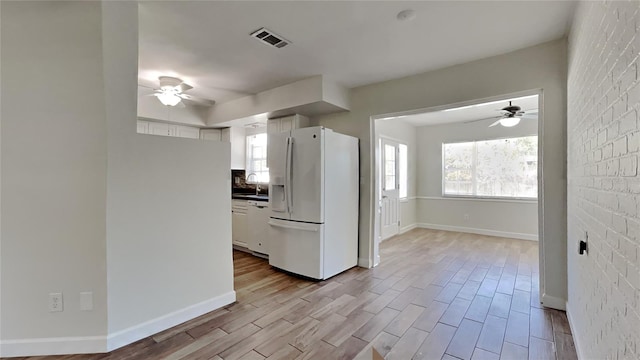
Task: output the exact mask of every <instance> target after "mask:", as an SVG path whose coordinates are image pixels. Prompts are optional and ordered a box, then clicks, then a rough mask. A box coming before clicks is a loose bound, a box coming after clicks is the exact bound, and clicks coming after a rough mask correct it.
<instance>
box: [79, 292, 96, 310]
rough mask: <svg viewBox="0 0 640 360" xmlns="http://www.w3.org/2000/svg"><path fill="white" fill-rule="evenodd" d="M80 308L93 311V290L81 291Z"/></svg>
mask: <svg viewBox="0 0 640 360" xmlns="http://www.w3.org/2000/svg"><path fill="white" fill-rule="evenodd" d="M80 310H81V311H91V310H93V292H90V291H88V292H81V293H80Z"/></svg>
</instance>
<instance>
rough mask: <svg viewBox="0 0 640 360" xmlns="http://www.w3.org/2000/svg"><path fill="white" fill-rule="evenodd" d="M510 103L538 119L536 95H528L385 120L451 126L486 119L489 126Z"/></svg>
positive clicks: (414, 124) (421, 124)
mask: <svg viewBox="0 0 640 360" xmlns="http://www.w3.org/2000/svg"><path fill="white" fill-rule="evenodd" d="M510 101H511V103H512V105H514V106H516V105H517V106H520V108H522V110H523V111H524V113H525V116H527V117H532V118H535V119H537V118H538V116H537V113H538V95H529V96H521V97H515V98H507V99H504V100H502V99H501V100H494V101H489V102H483V103H479V104H472V105H464V106H457V107H451V108H448V109H443V110H437V111H426V112H422V113H417V114H411V115H402V116H397V117H390V118H388V119H386V120H402V121H404V122H407V123H409V124H411V125H413V126H431V125H442V124H452V123H460V122H470V121H477V120H481V119H486V120H487V123H489V124H490V123H492V122H494V121H496V120H497V118H499V117H500V116H501V115H502V113H501V112H500V109H502V108H504V107H506V106H509V102H510Z"/></svg>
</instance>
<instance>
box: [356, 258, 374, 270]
mask: <svg viewBox="0 0 640 360" xmlns="http://www.w3.org/2000/svg"><path fill="white" fill-rule="evenodd" d="M358 266H360V267H363V268H365V269H371V268H372V267H373V266H374V265H373V261H371V259H369V258H358Z"/></svg>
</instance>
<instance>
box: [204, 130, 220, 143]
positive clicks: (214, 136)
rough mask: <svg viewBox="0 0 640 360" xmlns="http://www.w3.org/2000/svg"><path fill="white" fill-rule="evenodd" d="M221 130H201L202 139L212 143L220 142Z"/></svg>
mask: <svg viewBox="0 0 640 360" xmlns="http://www.w3.org/2000/svg"><path fill="white" fill-rule="evenodd" d="M220 133H221V131H220V129H201V130H200V139H202V140H210V141H220Z"/></svg>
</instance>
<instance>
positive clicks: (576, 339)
mask: <svg viewBox="0 0 640 360" xmlns="http://www.w3.org/2000/svg"><path fill="white" fill-rule="evenodd" d="M565 307H566V309H567V310H566V312H567V320H568V321H569V329H571V336H572V337H573V345H574V347H575V348H576V355H577V356H578V360H582V359H586V357H584V355H583V354H582V351H581V349H582V346H580V337H579V336H576V335H578V333H577V332H576V331H575V329H576V327H575V325H574V324H575V322H574V320H573V316H572V315H571V307H570V306H569V302H568V301H567V303H566V305H565Z"/></svg>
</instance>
